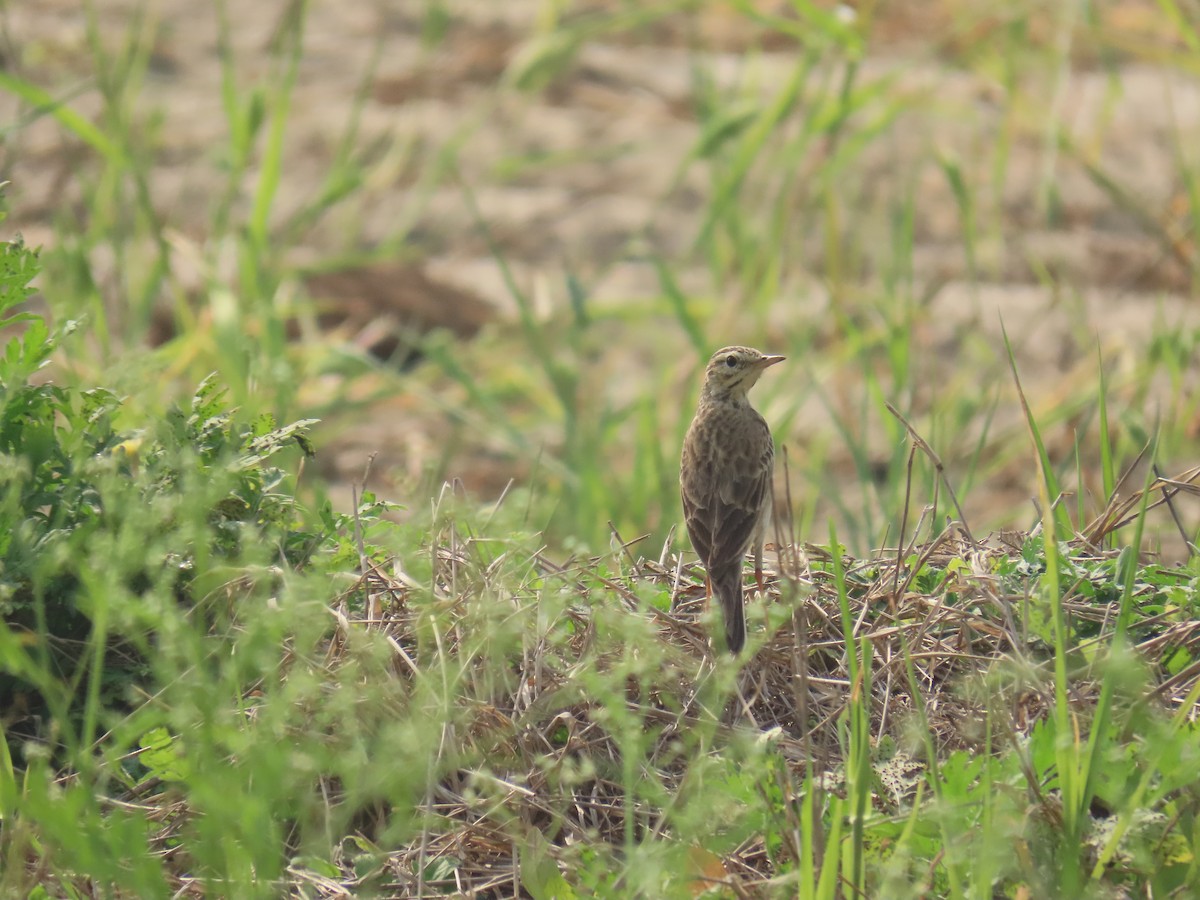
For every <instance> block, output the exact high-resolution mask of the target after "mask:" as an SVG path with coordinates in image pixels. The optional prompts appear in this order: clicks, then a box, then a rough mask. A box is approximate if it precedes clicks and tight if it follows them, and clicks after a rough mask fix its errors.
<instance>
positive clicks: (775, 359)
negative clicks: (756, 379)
mask: <svg viewBox="0 0 1200 900" xmlns="http://www.w3.org/2000/svg"><path fill="white" fill-rule="evenodd" d="M785 359H787V357H786V356H764V357H763V358H762V359H760V360H759V361H758V365H759V368H761V369H765V368H767V366H773V365H775V363H781V362H783V361H784V360H785Z"/></svg>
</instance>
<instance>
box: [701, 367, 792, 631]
mask: <svg viewBox="0 0 1200 900" xmlns="http://www.w3.org/2000/svg"><path fill="white" fill-rule="evenodd" d="M782 360H783V357H782V356H767V355H765V354H763V353H760V352H759V351H757V350H754V349H752V348H750V347H725V348H724V349H722V350H718V351H717V352H716V353H714V354H713V357H712V359H710V360H709V361H708V368H707V369H706V370H705V372H704V387H703V388H701V390H700V405H699V406H698V407H697V409H696V417H695V418H694V419H692V424H691V425H690V426H689V427H688V431H687V437H685V438H684V439H683V459H682V461H681V463H680V467H679V492H680V494H681V495H682V497H683V516H684V521H685V522H686V523H687V530H688V535H689V536H690V537H691V539H692V546H693V547H694V548H695V549H696V552H697V553H698V554H699V555H700V561H701V562H703V563H704V569H705V571H706V572H707V573H708V589H709V590H708V592H709V594H710V595H711V594H713V593H715V594H716V596H717V599H718V600H719V601H720V602H721V611H722V612H723V613H724V618H725V644H726V646H727V647H728V648H729V651H730V652H731V653H737V652H739V651H740V650H741V649H742V647H743V645H745V643H746V612H745V609H744V608H743V606H742V562H743V560H744V559H745V558H746V551H748V550H751V549H753V551H754V573H755V575H756V576H757V578H758V583H759V587H761V586H762V551H763V539H764V537H765V534H766V528H767V523H768V521H769V520H770V517H771V504H772V488H771V482H772V475H773V473H774V468H775V445H774V442H773V441H772V440H771V430H770V429H769V428H768V427H767V422H766V420H765V419H764V418H763V417H762V416H761V415H759V414H758V411H757V410H756V409H755V408H754V407H753V406H751V405H750V400H749V399H748V397H747V396H746V394H747V392H748V391H749V390H750V388H752V387H753V386H754V383H755V382H756V381H758V378H759V376H760V375H762V373H763V371H764V370H765V369H766V368H767V367H768V366H773V365H775V363H777V362H781V361H782Z"/></svg>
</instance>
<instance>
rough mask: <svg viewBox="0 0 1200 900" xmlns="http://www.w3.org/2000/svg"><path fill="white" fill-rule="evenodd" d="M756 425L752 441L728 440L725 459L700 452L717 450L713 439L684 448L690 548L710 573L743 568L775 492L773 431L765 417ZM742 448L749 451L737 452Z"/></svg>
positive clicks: (683, 480) (683, 481)
mask: <svg viewBox="0 0 1200 900" xmlns="http://www.w3.org/2000/svg"><path fill="white" fill-rule="evenodd" d="M753 427H754V433H752V434H750V435H747V436H746V437H747V438H748V440H745V441H736V442H733V443H732V444H731V443H730V442H726V443H725V444H724V447H725V452H724V455H723V456H719V455H717V454H714V453H712V452H708V453H700V452H697V451H698V450H700V448H712V447H715V446H717V445H716V444H715V443H713V442H711V441H694V442H693V441H689V442H688V443H687V444H685V462H684V466H683V477H682V478H681V479H680V487H681V494H682V497H683V509H684V516H685V519H686V522H687V526H688V534H689V535H690V536H691V539H692V546H693V547H695V549H696V552H697V553H698V554H699V555H700V558H701V559H702V560H703V561H704V564H705V567H706V568H708V569H709V570H710V571H712V570H716V569H722V568H725V567H727V566H737V567H739V568H740V567H741V564H742V558H743V557H744V556H745V555H746V550H747V549H748V548H749V546H750V542H751V541H752V540H753V539H754V533H755V530H756V529H757V528H758V523H759V521H760V519H761V517H762V515H763V507H764V505H765V504H766V502H767V498H768V496H769V494H770V491H771V475H772V471H773V467H774V455H775V453H774V447H773V446H772V444H771V436H770V431H769V430H768V429H767V424H766V422H764V421H762V420H761V418H757V419H756V420H755V422H754V426H753ZM759 429H761V433H760V432H759ZM739 446H741V447H744V448H745V452H741V453H739V452H737V450H736V448H737V447H739ZM689 454H690V456H689Z"/></svg>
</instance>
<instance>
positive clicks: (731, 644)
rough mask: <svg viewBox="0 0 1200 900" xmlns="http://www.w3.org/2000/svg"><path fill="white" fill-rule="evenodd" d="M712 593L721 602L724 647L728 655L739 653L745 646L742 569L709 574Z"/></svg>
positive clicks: (731, 568)
mask: <svg viewBox="0 0 1200 900" xmlns="http://www.w3.org/2000/svg"><path fill="white" fill-rule="evenodd" d="M709 577H710V578H711V579H712V586H713V593H714V594H716V597H717V599H718V600H719V601H720V602H721V612H722V614H723V616H724V619H725V646H727V647H728V648H729V652H730V653H735V654H736V653H739V652H741V649H742V647H743V646H745V644H746V609H745V605H744V604H743V602H742V567H741V565H737V566H731V567H729V568H728V569H724V570H721V571H719V572H710V573H709Z"/></svg>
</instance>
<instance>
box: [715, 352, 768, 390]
mask: <svg viewBox="0 0 1200 900" xmlns="http://www.w3.org/2000/svg"><path fill="white" fill-rule="evenodd" d="M783 359H784V357H782V356H767V355H766V354H764V353H760V352H759V351H757V350H755V349H754V348H752V347H724V348H722V349H720V350H718V351H717V352H716V353H714V354H713V355H712V359H710V360H709V361H708V368H707V369H706V370H705V372H704V394H705V396H707V397H722V396H732V397H738V396H741V397H744V396H746V392H747V391H748V390H750V388H751V387H753V386H754V382H756V381H758V377H759V376H760V375H762V373H763V370H764V369H766V368H767V367H768V366H773V365H775V363H777V362H782V361H783Z"/></svg>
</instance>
